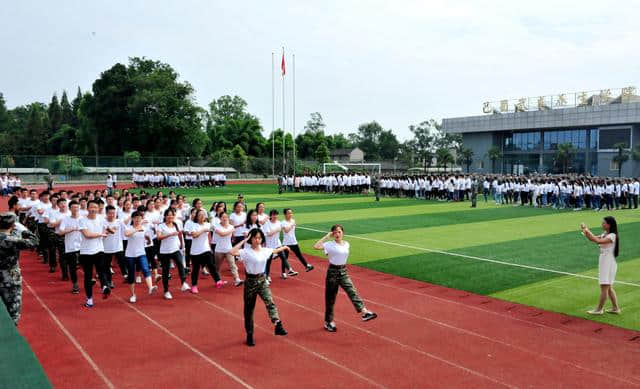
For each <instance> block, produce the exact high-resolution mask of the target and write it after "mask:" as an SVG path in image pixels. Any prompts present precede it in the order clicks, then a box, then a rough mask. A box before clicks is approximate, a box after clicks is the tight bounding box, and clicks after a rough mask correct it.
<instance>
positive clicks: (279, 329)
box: [275, 321, 287, 336]
mask: <svg viewBox="0 0 640 389" xmlns="http://www.w3.org/2000/svg"><path fill="white" fill-rule="evenodd" d="M275 334H276V335H280V336H285V335H286V334H287V331H286V330H285V329H284V327H283V326H282V322H281V321H279V322H278V323H277V324H276V330H275Z"/></svg>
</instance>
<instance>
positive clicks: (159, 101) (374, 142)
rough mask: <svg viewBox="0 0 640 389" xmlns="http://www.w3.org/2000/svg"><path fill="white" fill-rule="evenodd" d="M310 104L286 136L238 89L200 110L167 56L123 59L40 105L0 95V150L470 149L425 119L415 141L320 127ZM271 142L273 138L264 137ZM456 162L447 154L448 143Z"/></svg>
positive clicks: (261, 152)
mask: <svg viewBox="0 0 640 389" xmlns="http://www.w3.org/2000/svg"><path fill="white" fill-rule="evenodd" d="M325 130H326V125H325V123H324V121H323V118H322V115H321V114H320V113H318V112H314V113H312V114H311V116H310V118H309V120H308V121H307V123H306V125H305V127H304V131H302V132H301V133H300V134H299V135H298V136H297V137H296V138H295V139H293V137H292V135H291V134H286V135H285V136H284V139H283V132H282V130H280V129H277V130H275V131H274V132H273V133H270V134H268V135H266V136H265V135H264V134H265V130H264V128H263V127H262V125H261V123H260V121H259V120H258V118H257V117H256V116H254V115H252V114H251V113H250V112H249V111H248V106H247V102H246V101H245V100H244V99H242V98H241V97H239V96H233V97H232V96H222V97H220V98H218V99H216V100H213V101H212V102H211V103H210V104H209V106H208V107H207V108H203V107H200V106H198V105H197V104H195V99H194V89H193V87H192V86H191V84H189V83H188V82H186V81H181V80H179V75H178V73H177V72H176V71H175V70H174V69H173V68H172V67H171V66H170V65H168V64H166V63H162V62H159V61H153V60H150V59H146V58H137V57H136V58H131V59H130V60H129V63H128V64H126V65H124V64H120V63H117V64H115V65H114V66H112V67H111V68H109V69H107V70H105V71H104V72H102V73H101V74H100V77H99V78H98V79H97V80H95V82H94V83H93V85H92V88H91V91H90V92H84V93H83V92H82V91H81V90H80V88H78V90H77V93H76V96H75V97H74V98H73V100H70V99H69V97H68V95H67V92H66V91H63V92H62V95H61V97H60V99H59V98H58V95H57V94H54V95H53V97H52V98H51V101H50V103H49V104H44V103H40V102H34V103H31V104H27V105H24V106H19V107H16V108H13V109H10V110H9V109H7V107H6V104H5V101H4V98H3V96H2V94H0V150H2V151H3V152H2V154H12V155H32V154H33V155H43V154H50V155H51V154H53V155H63V154H66V155H79V156H88V155H101V156H102V155H108V156H123V155H125V154H126V153H129V152H137V153H139V154H140V155H141V156H182V155H186V156H190V157H192V158H199V157H211V158H231V159H234V160H237V161H240V162H239V163H240V164H242V161H246V160H248V158H269V157H271V155H272V152H274V151H275V155H276V157H277V158H279V157H280V156H282V155H283V153H284V154H285V156H286V158H287V159H290V158H292V156H293V152H294V142H295V153H296V157H297V158H298V159H302V160H315V161H317V162H327V161H329V160H330V155H331V152H332V151H334V150H337V149H349V148H354V147H359V148H360V149H362V150H363V151H364V153H365V159H366V160H368V161H378V160H400V161H402V162H405V163H407V164H411V165H412V166H413V165H414V164H422V165H424V167H430V166H431V165H432V164H433V163H434V160H435V161H437V163H438V164H439V165H444V166H447V165H451V164H453V163H455V162H458V163H463V164H464V163H467V162H468V163H471V162H470V161H471V159H472V157H473V154H472V152H471V150H468V149H464V148H463V147H462V143H461V139H460V138H459V137H455V136H452V135H443V134H442V133H441V131H440V125H439V123H437V122H436V121H434V120H429V121H426V122H423V123H420V124H419V125H417V126H411V127H410V130H411V131H412V133H413V134H414V135H415V139H413V140H410V141H406V142H400V141H399V140H398V139H397V137H396V136H395V134H394V133H393V132H392V130H390V129H384V128H383V127H382V126H381V125H380V124H379V123H377V122H376V121H372V122H368V123H364V124H362V125H360V126H359V127H358V129H357V130H356V131H355V132H351V133H349V132H345V133H346V134H347V135H344V134H342V133H340V134H335V135H328V134H326V133H325ZM272 141H273V144H272ZM454 149H455V150H456V153H455V154H456V155H457V156H458V158H459V161H455V160H454V157H453V154H452V150H454Z"/></svg>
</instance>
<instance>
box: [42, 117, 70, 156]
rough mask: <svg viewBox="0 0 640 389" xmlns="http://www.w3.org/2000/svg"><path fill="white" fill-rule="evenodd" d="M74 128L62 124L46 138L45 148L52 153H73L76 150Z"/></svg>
mask: <svg viewBox="0 0 640 389" xmlns="http://www.w3.org/2000/svg"><path fill="white" fill-rule="evenodd" d="M76 136H77V133H76V129H75V128H73V127H71V126H70V125H68V124H63V125H62V127H60V129H59V130H58V131H56V132H55V134H53V136H52V137H51V138H49V139H48V140H47V149H48V150H49V152H50V153H52V154H73V153H74V152H75V150H76V145H75V143H76Z"/></svg>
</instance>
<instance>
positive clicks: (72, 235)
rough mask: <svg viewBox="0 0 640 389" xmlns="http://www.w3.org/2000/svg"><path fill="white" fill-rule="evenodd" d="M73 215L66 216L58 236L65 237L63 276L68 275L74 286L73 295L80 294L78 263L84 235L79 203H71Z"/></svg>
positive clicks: (62, 261)
mask: <svg viewBox="0 0 640 389" xmlns="http://www.w3.org/2000/svg"><path fill="white" fill-rule="evenodd" d="M69 210H70V211H71V215H69V216H66V217H64V218H63V219H62V222H61V223H60V228H59V232H58V234H60V235H61V236H63V237H64V255H63V260H61V261H60V266H61V267H63V275H64V274H65V273H68V274H69V276H70V277H71V283H72V285H73V287H72V289H71V293H73V294H78V293H80V288H79V287H78V263H79V258H80V245H81V244H82V233H81V232H80V204H79V203H78V202H77V201H71V202H70V203H69Z"/></svg>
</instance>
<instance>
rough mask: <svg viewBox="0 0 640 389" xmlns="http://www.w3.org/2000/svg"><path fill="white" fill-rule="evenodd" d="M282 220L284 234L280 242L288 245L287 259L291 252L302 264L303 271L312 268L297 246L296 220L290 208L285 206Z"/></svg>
mask: <svg viewBox="0 0 640 389" xmlns="http://www.w3.org/2000/svg"><path fill="white" fill-rule="evenodd" d="M283 213H284V221H283V222H282V230H283V231H284V235H283V237H282V244H284V245H285V246H287V247H289V251H287V252H286V254H285V255H286V256H287V259H288V257H289V253H290V252H293V253H294V254H295V255H296V257H298V260H299V261H300V263H302V266H304V270H305V271H311V270H313V265H310V264H309V263H307V260H306V259H305V258H304V256H303V255H302V252H301V251H300V246H298V240H297V239H296V220H295V219H294V218H293V211H292V210H291V208H285V209H284V211H283Z"/></svg>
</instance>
